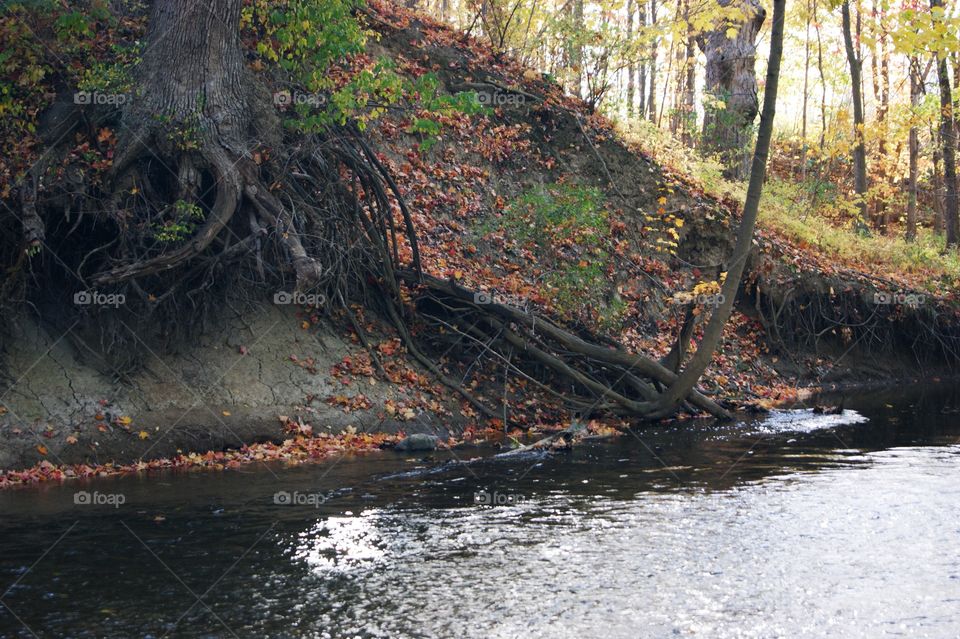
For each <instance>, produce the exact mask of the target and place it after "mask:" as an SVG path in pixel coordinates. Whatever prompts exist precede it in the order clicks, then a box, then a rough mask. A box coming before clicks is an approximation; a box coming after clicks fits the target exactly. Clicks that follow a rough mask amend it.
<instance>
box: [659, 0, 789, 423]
mask: <svg viewBox="0 0 960 639" xmlns="http://www.w3.org/2000/svg"><path fill="white" fill-rule="evenodd" d="M785 4H786V0H774V1H773V28H772V30H771V34H770V58H769V62H768V63H767V82H766V87H765V89H764V95H763V111H762V113H761V115H760V128H759V130H758V132H757V144H756V148H755V149H754V152H753V165H752V167H751V170H750V182H749V184H748V186H747V197H746V200H745V201H744V204H743V215H742V217H741V220H740V228H739V229H738V231H737V243H736V246H735V247H734V250H733V255H731V258H730V262H729V267H728V270H727V277H726V280H724V282H723V287H722V289H721V292H722V293H723V295H724V301H723V303H722V304H721V305H720V306H719V307H718V308H717V310H716V311H714V313H713V315H711V316H710V320H709V322H708V323H707V326H706V328H705V329H704V331H703V339H702V340H701V341H700V345H699V346H698V347H697V352H696V353H694V355H693V357H692V358H691V359H690V362H689V363H688V364H687V366H686V367H685V368H684V369H683V372H682V373H681V374H680V375H679V376H678V377H677V380H676V381H675V382H674V383H673V384H671V386H670V388H669V389H667V391H665V392H664V393H663V395H662V396H661V398H660V399H659V400H658V401H657V406H656V408H655V410H653V411H652V412H651V415H650V417H651V418H661V417H666V416H669V415H672V414H674V413H675V412H676V411H677V410H678V409H679V406H680V405H681V403H682V402H683V401H684V399H685V398H686V397H687V396H689V394H690V393H691V392H692V391H693V390H694V387H695V386H696V384H697V382H698V381H699V379H700V377H701V376H702V375H703V372H704V371H705V370H706V368H707V366H708V365H709V364H710V361H711V360H712V359H713V354H714V351H716V348H717V346H718V345H719V344H720V339H721V337H722V336H723V328H724V326H725V325H726V323H727V320H728V319H729V318H730V315H731V313H732V312H733V306H734V302H735V300H736V296H737V291H738V290H739V288H740V279H741V277H742V276H743V271H744V268H745V266H746V262H747V257H748V256H749V254H750V249H751V247H752V246H753V230H754V227H755V226H756V222H757V215H758V213H759V211H760V196H761V195H762V193H763V182H764V180H765V178H766V170H767V156H768V155H769V152H770V140H771V138H772V137H773V120H774V115H775V113H776V104H777V85H778V83H779V80H780V59H781V57H782V53H783V23H784V9H785Z"/></svg>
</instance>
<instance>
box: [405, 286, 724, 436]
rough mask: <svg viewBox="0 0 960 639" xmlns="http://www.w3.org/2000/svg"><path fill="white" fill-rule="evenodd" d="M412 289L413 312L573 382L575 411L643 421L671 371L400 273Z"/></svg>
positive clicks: (714, 407) (709, 407)
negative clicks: (439, 317) (438, 319)
mask: <svg viewBox="0 0 960 639" xmlns="http://www.w3.org/2000/svg"><path fill="white" fill-rule="evenodd" d="M400 275H401V277H403V279H404V280H406V281H407V282H409V283H410V284H412V285H417V284H419V291H418V295H419V297H418V298H417V299H416V304H417V308H418V310H419V311H420V314H421V315H422V316H424V317H429V316H431V315H433V316H437V315H440V314H442V315H444V316H445V317H446V318H448V319H447V321H448V322H449V323H450V324H453V325H455V326H458V327H459V328H460V330H462V331H463V332H465V333H468V334H471V335H473V336H474V337H476V338H478V339H480V336H483V337H485V338H486V340H485V341H487V342H488V343H489V344H490V345H491V347H493V346H494V345H499V347H500V348H501V349H502V348H505V347H511V348H512V349H513V352H514V353H519V354H521V355H524V356H525V357H526V359H527V360H528V362H529V363H532V364H536V365H537V366H538V367H539V368H540V369H541V370H543V371H544V372H545V373H547V374H546V375H545V378H546V379H554V380H555V379H556V378H558V377H559V378H563V379H565V380H567V381H568V382H571V383H572V387H573V392H572V393H569V392H568V393H565V396H566V397H568V398H569V399H571V400H573V401H574V407H575V408H579V409H580V410H583V409H584V407H585V406H586V407H587V410H588V411H593V412H597V413H602V412H609V413H613V414H617V415H624V416H630V417H639V418H644V417H647V416H648V415H650V414H651V413H652V412H653V410H654V409H655V408H656V404H657V402H656V400H657V398H658V396H659V393H658V392H657V390H656V389H655V387H654V386H653V383H659V384H662V385H669V384H671V383H672V382H673V381H674V380H676V378H677V376H676V373H674V372H673V371H671V370H669V369H667V368H666V367H664V366H663V365H662V364H660V363H659V362H657V361H655V360H652V359H650V358H647V357H644V356H641V355H634V354H631V353H628V352H627V351H625V350H623V349H622V348H621V349H617V348H607V347H604V346H600V345H598V344H597V343H595V342H596V341H597V340H596V339H595V338H594V339H593V340H592V341H588V340H586V339H583V338H581V337H578V336H577V335H574V334H572V333H570V332H568V331H566V330H564V329H562V328H560V327H559V326H557V325H556V324H555V323H553V322H551V321H550V320H549V319H547V318H544V317H541V316H539V315H537V314H535V313H531V312H527V311H525V310H521V309H518V308H514V307H512V306H508V305H505V304H496V303H491V304H481V303H479V302H477V301H475V300H476V299H477V297H476V296H475V293H474V291H471V290H469V289H466V288H464V287H462V286H460V285H458V284H456V283H455V282H452V281H446V280H441V279H438V278H435V277H432V276H429V275H422V276H421V277H420V278H418V277H416V276H415V275H414V274H413V273H412V272H401V273H400ZM689 401H690V404H691V405H692V406H694V407H695V408H696V409H698V410H702V411H705V412H707V413H710V414H711V415H714V416H716V417H719V418H723V419H728V418H729V417H730V413H729V412H728V411H727V410H726V409H724V408H723V407H722V406H720V405H719V404H717V403H716V402H714V401H713V400H711V399H709V398H707V397H706V396H704V395H703V394H702V393H700V392H698V391H694V392H693V393H691V395H690V398H689Z"/></svg>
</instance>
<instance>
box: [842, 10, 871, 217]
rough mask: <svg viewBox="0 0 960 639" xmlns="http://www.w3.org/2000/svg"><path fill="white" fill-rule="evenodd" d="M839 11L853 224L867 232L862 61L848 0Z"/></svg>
mask: <svg viewBox="0 0 960 639" xmlns="http://www.w3.org/2000/svg"><path fill="white" fill-rule="evenodd" d="M841 11H842V14H843V42H844V46H845V48H846V51H847V63H848V64H849V65H850V85H851V89H852V91H853V139H854V145H853V183H854V190H855V191H856V194H857V219H856V220H855V221H854V226H855V227H856V229H857V230H858V231H860V232H867V229H868V227H867V224H866V220H867V151H866V147H865V145H864V143H863V126H864V121H863V92H862V90H861V88H862V84H861V82H862V81H861V74H860V70H861V67H862V62H861V60H860V57H859V56H858V55H857V52H856V50H854V48H853V35H852V34H851V31H850V2H849V0H844V2H843V5H841Z"/></svg>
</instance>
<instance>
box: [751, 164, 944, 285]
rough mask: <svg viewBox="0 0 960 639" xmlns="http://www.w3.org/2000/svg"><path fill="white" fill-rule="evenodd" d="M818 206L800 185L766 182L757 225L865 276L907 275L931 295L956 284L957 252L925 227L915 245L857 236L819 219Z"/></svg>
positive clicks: (897, 239)
mask: <svg viewBox="0 0 960 639" xmlns="http://www.w3.org/2000/svg"><path fill="white" fill-rule="evenodd" d="M818 208H819V207H816V205H814V206H811V204H810V196H809V193H808V191H807V190H806V189H805V188H804V187H803V185H801V184H796V183H791V182H785V181H783V180H779V179H775V178H771V179H770V181H769V182H768V183H767V185H766V186H765V187H764V191H763V199H762V201H761V203H760V220H759V223H760V227H761V228H763V229H769V230H772V231H776V232H778V233H780V234H781V235H783V236H785V237H787V238H788V239H790V240H792V241H795V242H798V243H803V244H805V245H809V246H811V247H814V248H815V249H816V250H817V251H818V252H819V253H821V254H822V255H823V256H825V257H828V258H839V259H840V260H842V261H844V262H846V263H850V264H851V266H853V265H854V264H856V266H857V267H858V268H860V269H861V270H864V271H867V272H869V273H872V274H875V275H879V276H900V277H904V276H906V277H909V278H910V279H911V280H912V281H914V282H916V285H917V286H919V287H921V288H925V289H927V290H928V291H929V292H931V293H934V294H943V293H944V292H945V291H944V284H947V285H948V286H950V287H951V288H955V287H957V286H960V252H958V251H955V250H950V251H948V250H946V241H945V239H944V237H943V236H940V235H936V234H934V233H933V231H931V230H930V229H920V230H919V232H918V234H917V239H916V240H915V241H914V242H907V241H906V240H905V239H903V238H902V237H891V236H882V235H869V236H864V235H859V234H857V233H855V232H854V231H853V230H852V229H851V228H840V227H837V226H836V225H835V223H834V222H832V221H830V220H828V219H826V218H824V217H822V216H821V215H819V214H818ZM811 209H812V210H811Z"/></svg>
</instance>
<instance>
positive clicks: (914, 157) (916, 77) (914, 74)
mask: <svg viewBox="0 0 960 639" xmlns="http://www.w3.org/2000/svg"><path fill="white" fill-rule="evenodd" d="M919 67H920V61H919V60H917V58H916V57H911V58H910V107H911V108H912V109H916V108H917V106H918V105H919V104H920V68H919ZM915 117H916V114H915V113H911V114H910V118H911V124H910V134H909V135H910V144H909V157H910V178H909V184H908V186H907V229H906V239H907V241H908V242H912V241H913V240H915V239H916V237H917V180H918V177H919V170H918V159H919V156H920V136H919V134H918V131H917V124H916V122H913V118H915Z"/></svg>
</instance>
